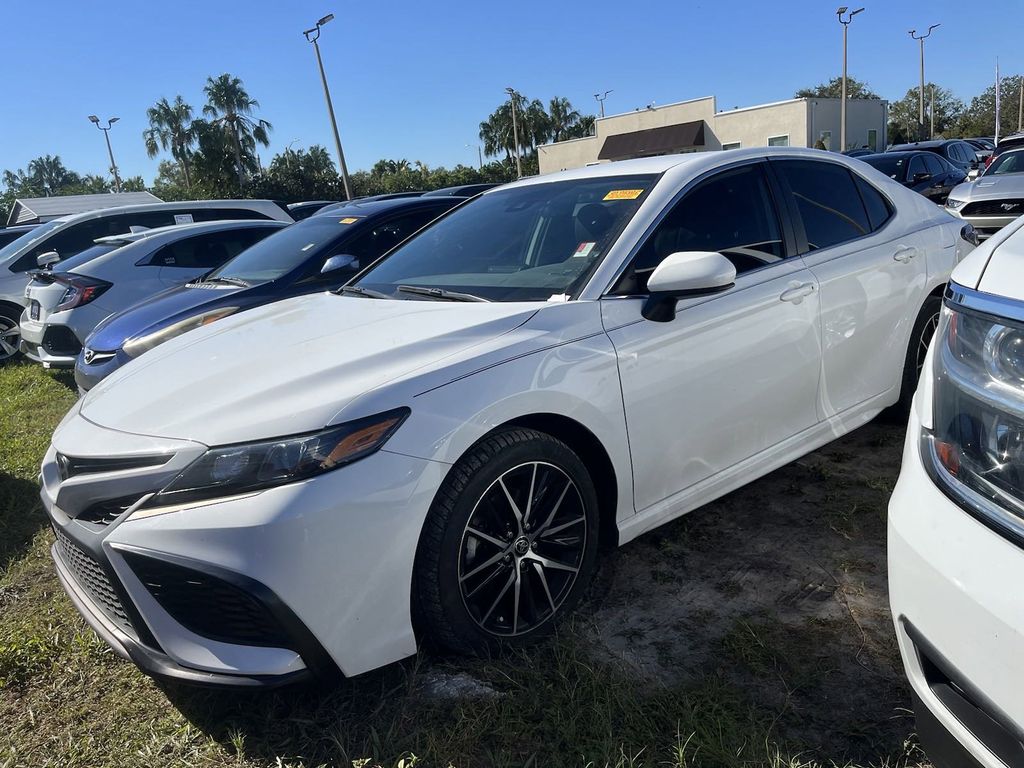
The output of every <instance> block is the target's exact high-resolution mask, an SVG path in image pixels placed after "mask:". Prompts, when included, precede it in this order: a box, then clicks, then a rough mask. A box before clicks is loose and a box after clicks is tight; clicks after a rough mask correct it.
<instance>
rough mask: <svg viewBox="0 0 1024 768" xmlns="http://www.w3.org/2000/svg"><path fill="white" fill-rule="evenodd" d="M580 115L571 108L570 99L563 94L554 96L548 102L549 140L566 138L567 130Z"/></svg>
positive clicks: (574, 123)
mask: <svg viewBox="0 0 1024 768" xmlns="http://www.w3.org/2000/svg"><path fill="white" fill-rule="evenodd" d="M581 118H582V115H581V114H580V113H579V112H578V111H577V110H576V109H573V106H572V104H571V103H570V101H569V100H568V99H567V98H565V97H564V96H556V97H555V98H553V99H552V100H551V101H550V102H548V120H549V121H550V128H551V140H552V141H562V140H563V139H565V138H568V134H569V131H570V130H571V129H572V128H573V126H575V125H576V124H577V123H578V122H579V121H580V119H581Z"/></svg>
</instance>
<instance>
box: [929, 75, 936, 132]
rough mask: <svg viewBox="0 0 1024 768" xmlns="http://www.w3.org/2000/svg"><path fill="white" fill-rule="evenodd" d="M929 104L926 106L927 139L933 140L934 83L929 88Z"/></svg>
mask: <svg viewBox="0 0 1024 768" xmlns="http://www.w3.org/2000/svg"><path fill="white" fill-rule="evenodd" d="M931 91H932V93H931V96H932V98H931V104H929V105H928V120H929V125H928V138H929V139H934V138H935V83H932V87H931Z"/></svg>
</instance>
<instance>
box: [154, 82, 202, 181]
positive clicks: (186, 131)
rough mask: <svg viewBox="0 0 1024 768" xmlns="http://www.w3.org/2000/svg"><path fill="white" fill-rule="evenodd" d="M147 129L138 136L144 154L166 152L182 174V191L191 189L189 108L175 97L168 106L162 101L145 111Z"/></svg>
mask: <svg viewBox="0 0 1024 768" xmlns="http://www.w3.org/2000/svg"><path fill="white" fill-rule="evenodd" d="M146 117H148V118H149V128H147V129H146V130H145V131H143V133H142V138H143V139H145V141H146V154H147V155H149V156H150V157H156V156H157V153H158V152H159V151H160V149H165V150H168V149H169V150H170V151H171V157H173V158H174V161H175V162H176V163H177V164H178V165H179V167H180V168H181V170H182V172H183V173H184V174H185V189H187V190H189V191H191V190H192V178H191V175H190V173H189V157H188V154H189V149H190V148H191V147H192V145H193V144H194V143H195V141H196V135H195V131H194V130H193V127H192V107H191V106H190V105H189V104H186V103H185V102H184V100H182V98H181V96H176V97H175V99H174V103H173V104H171V103H169V102H168V101H167V99H166V98H164V99H160V101H158V102H157V103H156V104H154V105H153V106H152V107H150V108H149V109H147V110H146Z"/></svg>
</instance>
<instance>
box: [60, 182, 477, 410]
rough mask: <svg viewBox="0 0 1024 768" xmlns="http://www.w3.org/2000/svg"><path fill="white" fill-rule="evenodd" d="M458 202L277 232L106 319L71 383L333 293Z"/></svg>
mask: <svg viewBox="0 0 1024 768" xmlns="http://www.w3.org/2000/svg"><path fill="white" fill-rule="evenodd" d="M464 201H465V198H461V197H429V198H421V197H413V198H399V199H394V200H375V201H371V202H364V203H359V202H356V203H351V204H348V205H346V206H344V207H341V208H335V209H333V210H331V211H329V212H322V213H317V214H314V215H313V216H310V217H309V218H307V219H305V220H303V221H300V222H297V223H295V224H292V225H291V226H288V227H285V228H284V229H282V230H281V231H280V232H275V233H274V234H272V235H270V236H269V237H267V238H266V239H264V240H261V241H260V242H259V243H257V244H256V245H253V246H251V247H250V248H247V249H246V250H244V251H242V252H241V253H240V254H238V256H236V257H235V258H233V259H231V261H229V262H227V263H226V264H224V265H223V266H221V267H219V268H217V269H215V270H213V271H212V272H209V273H208V274H206V275H204V276H203V277H201V278H199V279H197V280H195V281H193V282H191V283H187V284H185V285H183V286H179V287H177V288H172V289H170V290H167V291H164V292H162V293H159V294H157V295H156V296H154V297H152V298H151V299H148V300H146V301H144V302H142V303H139V304H136V305H135V306H133V307H129V308H128V309H126V310H124V311H123V312H121V313H120V314H116V315H112V316H110V317H108V318H106V319H105V320H104V321H103V322H101V323H100V324H99V325H97V326H96V329H95V330H94V331H93V332H92V333H91V334H90V335H89V337H88V338H87V339H86V340H85V344H84V346H83V348H82V351H81V353H80V354H79V355H78V359H77V360H76V362H75V381H76V382H77V383H78V386H79V388H80V389H81V390H82V391H83V392H84V391H87V390H89V389H91V388H92V387H94V386H95V385H96V384H98V383H99V382H100V381H101V380H102V379H104V378H105V377H107V376H109V375H110V374H111V373H113V372H114V371H116V370H117V369H118V368H120V367H121V366H122V365H124V364H125V363H127V362H128V361H130V360H133V359H134V358H136V357H138V356H139V355H141V354H142V353H144V352H146V351H147V350H150V349H152V348H153V347H155V346H157V345H159V344H162V343H163V342H165V341H168V340H169V339H173V338H174V337H176V336H180V335H181V334H183V333H185V332H186V331H189V330H191V329H193V328H198V327H200V326H203V325H207V324H208V323H212V322H215V321H217V320H220V319H221V318H223V317H227V316H228V315H232V314H234V313H236V312H241V311H243V310H246V309H251V308H252V307H258V306H261V305H263V304H269V303H270V302H273V301H279V300H280V299H286V298H290V297H293V296H299V295H302V294H307V293H318V292H320V291H324V290H329V289H333V288H338V287H339V286H341V285H343V284H344V283H345V282H347V281H348V280H349V279H350V278H351V277H352V276H353V275H354V274H355V273H356V272H357V271H358V270H359V269H361V268H362V267H364V266H366V265H367V264H369V263H370V262H371V261H373V260H375V259H376V258H377V257H379V256H381V255H383V254H384V253H386V252H387V251H389V250H391V249H392V248H393V247H394V246H396V245H398V244H399V243H400V242H402V241H403V240H405V239H406V238H407V237H409V235H411V234H413V233H414V232H416V231H417V230H419V229H421V228H422V227H423V226H425V225H426V224H428V223H429V222H431V221H433V220H434V219H436V218H437V217H438V216H440V215H442V214H443V213H446V212H447V211H449V210H451V209H452V208H454V207H455V206H457V205H459V204H460V203H462V202H464ZM268 353H269V350H268Z"/></svg>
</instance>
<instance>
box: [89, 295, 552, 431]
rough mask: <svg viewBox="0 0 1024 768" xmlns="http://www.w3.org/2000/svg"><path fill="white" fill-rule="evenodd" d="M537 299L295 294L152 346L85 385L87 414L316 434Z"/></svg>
mask: <svg viewBox="0 0 1024 768" xmlns="http://www.w3.org/2000/svg"><path fill="white" fill-rule="evenodd" d="M537 308H538V305H537V304H533V303H522V304H514V303H499V302H494V303H458V302H438V301H417V300H385V299H366V298H357V297H346V296H338V295H335V294H329V293H322V294H316V295H313V296H302V297H299V298H295V299H288V300H285V301H281V302H277V303H275V304H269V305H266V306H263V307H258V308H256V309H252V310H249V311H247V312H243V313H239V314H237V315H235V316H232V317H229V318H226V319H224V320H221V321H218V322H216V323H212V324H210V325H208V326H206V327H204V328H199V329H197V330H195V331H191V332H189V333H186V334H184V335H182V336H179V337H178V338H176V339H172V340H171V341H168V342H166V343H165V344H162V345H160V346H159V347H157V348H155V349H153V350H151V351H150V352H147V353H146V354H145V355H143V356H142V357H140V358H139V359H137V360H134V361H132V362H131V363H129V364H128V365H126V366H124V367H123V368H121V369H120V370H118V371H117V372H115V373H114V374H112V375H111V376H109V377H108V378H106V379H104V380H103V381H102V382H101V383H100V384H98V385H97V386H96V387H94V388H93V389H92V390H90V392H89V393H88V394H87V395H86V396H85V398H84V400H83V402H82V409H81V413H82V416H84V417H85V418H87V419H89V420H90V421H92V422H94V423H96V424H99V425H101V426H104V427H109V428H111V429H117V430H121V431H124V432H132V433H136V434H145V435H152V436H159V437H169V438H180V439H185V440H194V441H198V442H201V443H205V444H207V445H219V444H225V443H235V442H243V441H248V440H256V439H261V438H268V437H275V436H279V435H287V434H295V433H300V432H306V431H311V430H315V429H319V428H321V427H323V426H325V425H327V424H330V423H332V420H333V419H334V418H335V417H336V416H338V414H339V413H340V411H342V409H344V408H345V406H346V405H348V404H349V403H350V402H352V401H353V400H354V399H355V398H357V397H359V396H360V395H362V394H365V393H366V392H369V391H370V390H372V389H374V388H376V387H379V386H382V385H384V384H387V383H389V382H393V381H396V380H398V379H400V378H402V377H403V376H406V375H408V374H411V373H412V372H414V371H416V370H418V369H421V368H425V367H427V366H431V365H435V364H437V363H438V362H439V361H442V360H444V359H445V358H448V357H451V356H454V355H457V354H458V353H460V352H465V351H466V350H468V349H469V348H471V347H473V346H474V345H477V344H481V343H484V342H487V341H489V340H492V339H494V338H495V337H497V336H499V335H501V334H504V333H507V332H509V331H511V330H513V329H515V328H516V327H518V326H519V325H521V324H523V323H524V322H526V321H527V320H528V319H529V318H530V317H531V316H532V315H533V314H534V313H535V312H536V311H537ZM396 405H398V404H397V403H396ZM357 415H367V414H357Z"/></svg>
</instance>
